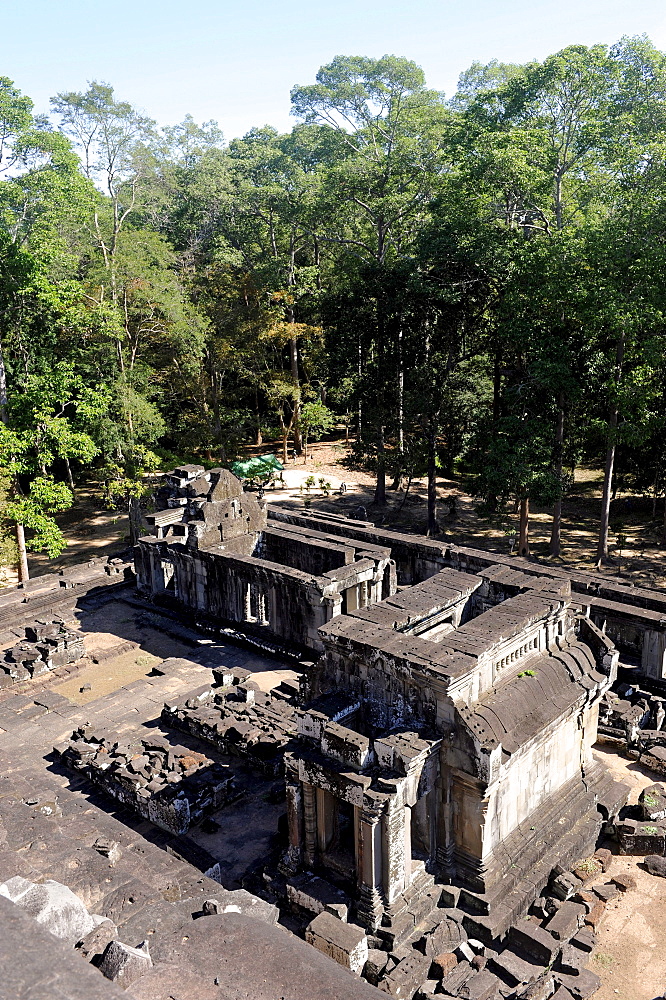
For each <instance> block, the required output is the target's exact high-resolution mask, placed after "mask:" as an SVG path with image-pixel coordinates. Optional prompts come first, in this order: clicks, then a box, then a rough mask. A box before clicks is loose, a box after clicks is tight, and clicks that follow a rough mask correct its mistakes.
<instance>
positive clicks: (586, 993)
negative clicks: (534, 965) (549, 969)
mask: <svg viewBox="0 0 666 1000" xmlns="http://www.w3.org/2000/svg"><path fill="white" fill-rule="evenodd" d="M555 980H556V982H558V983H560V985H561V986H565V987H566V988H567V990H568V991H569V993H570V994H571V996H572V997H573V1000H588V998H589V997H591V996H594V994H595V993H596V992H597V990H598V989H599V987H600V986H601V980H600V979H599V976H597V975H596V974H595V973H594V972H592V971H591V970H590V969H581V970H580V972H579V973H578V975H577V976H567V975H565V974H564V973H562V972H556V973H555ZM555 996H557V993H556V994H555ZM565 996H566V994H565Z"/></svg>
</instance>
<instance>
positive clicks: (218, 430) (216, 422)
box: [210, 357, 224, 461]
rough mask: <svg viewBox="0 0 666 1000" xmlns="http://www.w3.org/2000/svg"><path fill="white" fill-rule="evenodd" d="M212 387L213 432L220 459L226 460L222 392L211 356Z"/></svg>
mask: <svg viewBox="0 0 666 1000" xmlns="http://www.w3.org/2000/svg"><path fill="white" fill-rule="evenodd" d="M210 389H211V400H212V403H213V434H214V436H215V438H216V439H217V447H218V453H219V455H220V460H221V461H224V459H223V457H222V454H223V451H224V448H223V445H222V420H221V418H220V394H219V391H218V390H219V387H218V384H217V372H216V370H215V366H214V363H213V359H212V357H211V360H210Z"/></svg>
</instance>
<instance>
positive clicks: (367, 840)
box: [356, 806, 384, 931]
mask: <svg viewBox="0 0 666 1000" xmlns="http://www.w3.org/2000/svg"><path fill="white" fill-rule="evenodd" d="M356 871H357V875H358V889H359V903H358V907H357V914H358V920H359V922H360V923H361V924H363V926H364V927H367V928H368V929H369V930H372V931H374V930H376V929H377V928H378V927H379V925H380V923H381V919H382V913H383V910H384V904H383V900H382V893H381V886H382V824H381V812H380V811H379V810H376V809H371V808H368V807H367V806H366V807H364V808H363V809H362V810H361V811H360V815H359V823H358V847H357V855H356Z"/></svg>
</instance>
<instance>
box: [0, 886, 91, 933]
mask: <svg viewBox="0 0 666 1000" xmlns="http://www.w3.org/2000/svg"><path fill="white" fill-rule="evenodd" d="M0 895H2V896H6V898H7V899H10V900H11V901H12V902H13V903H15V904H16V905H17V906H20V907H21V909H23V910H25V911H26V912H27V913H29V914H30V916H31V917H34V919H35V920H36V921H37V923H38V924H41V925H42V926H43V927H45V928H46V930H47V931H50V932H51V934H53V935H54V937H57V938H61V939H62V940H63V941H67V942H68V943H69V944H71V945H74V944H76V942H77V941H80V940H81V939H82V938H85V937H86V935H87V934H90V932H91V931H92V930H94V928H95V921H94V920H93V918H92V917H91V916H90V914H89V913H88V911H87V909H86V908H85V906H84V905H83V903H82V902H81V900H80V899H79V897H78V896H76V895H75V894H74V893H73V892H72V890H71V889H69V888H68V887H67V886H66V885H61V884H60V882H54V881H53V880H52V879H48V880H47V881H45V882H42V883H40V884H35V883H34V882H30V881H28V879H25V878H22V877H21V876H20V875H15V876H14V878H10V879H8V881H7V882H3V883H2V885H0Z"/></svg>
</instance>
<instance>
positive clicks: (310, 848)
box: [302, 781, 317, 865]
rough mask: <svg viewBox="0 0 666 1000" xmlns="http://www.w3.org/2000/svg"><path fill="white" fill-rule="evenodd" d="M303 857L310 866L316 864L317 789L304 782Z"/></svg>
mask: <svg viewBox="0 0 666 1000" xmlns="http://www.w3.org/2000/svg"><path fill="white" fill-rule="evenodd" d="M302 788H303V834H304V836H303V841H304V843H303V848H304V850H303V857H304V860H305V863H306V864H308V865H312V864H314V861H315V857H316V855H317V803H316V796H315V792H316V789H315V787H314V786H313V785H310V784H309V783H308V782H307V781H304V782H303V785H302Z"/></svg>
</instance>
